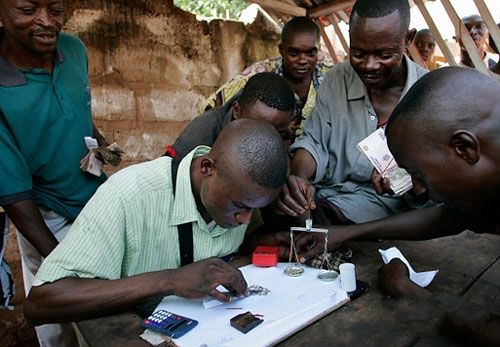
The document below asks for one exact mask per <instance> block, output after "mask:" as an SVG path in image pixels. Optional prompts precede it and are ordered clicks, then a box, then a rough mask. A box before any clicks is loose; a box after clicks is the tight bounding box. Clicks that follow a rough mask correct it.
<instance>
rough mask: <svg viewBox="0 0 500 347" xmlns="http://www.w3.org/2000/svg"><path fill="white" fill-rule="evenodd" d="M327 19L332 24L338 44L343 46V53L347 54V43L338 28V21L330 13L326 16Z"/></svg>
mask: <svg viewBox="0 0 500 347" xmlns="http://www.w3.org/2000/svg"><path fill="white" fill-rule="evenodd" d="M328 21H329V22H330V24H331V25H332V26H333V31H335V34H336V35H337V36H338V38H339V41H340V44H341V45H342V48H344V51H345V53H346V54H347V55H349V45H348V44H347V40H346V39H345V37H344V34H343V33H342V31H341V30H340V27H339V23H338V22H337V20H336V18H335V17H334V16H333V15H330V16H328Z"/></svg>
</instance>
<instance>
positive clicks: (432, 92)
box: [386, 67, 500, 223]
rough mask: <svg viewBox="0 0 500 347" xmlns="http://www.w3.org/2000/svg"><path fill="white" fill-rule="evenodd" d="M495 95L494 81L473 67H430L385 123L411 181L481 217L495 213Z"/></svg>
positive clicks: (498, 114) (499, 119)
mask: <svg viewBox="0 0 500 347" xmlns="http://www.w3.org/2000/svg"><path fill="white" fill-rule="evenodd" d="M499 96H500V84H498V82H496V81H495V80H493V79H492V78H490V77H488V76H486V75H483V74H481V73H479V72H478V71H476V70H473V69H466V68H460V67H448V68H442V69H438V70H434V71H432V72H430V73H429V74H427V75H425V76H424V77H422V78H421V79H420V80H418V81H417V82H416V83H415V84H414V85H413V86H412V88H411V89H410V90H409V91H408V93H407V94H406V95H405V97H404V98H403V100H401V102H400V103H399V104H398V106H397V107H396V109H395V110H394V111H393V113H392V115H391V118H390V120H389V123H388V124H387V128H386V134H387V140H388V145H389V149H390V150H391V152H392V153H393V155H394V158H395V159H396V161H397V162H398V164H400V165H401V166H402V167H404V168H405V169H407V170H408V172H409V173H410V174H411V175H412V179H413V183H414V185H418V186H419V188H422V187H423V188H425V189H427V191H428V192H429V194H430V196H431V198H433V199H434V200H435V201H442V202H445V203H447V204H448V205H450V206H454V207H456V208H459V209H461V210H464V211H468V212H471V213H472V214H473V215H476V216H478V217H479V219H483V220H485V221H492V220H493V221H494V220H498V218H499V217H498V208H499V207H500V203H499V201H500V200H499V196H500V156H499V155H498V153H500V136H498V134H499V133H500V101H499ZM494 223H496V222H494Z"/></svg>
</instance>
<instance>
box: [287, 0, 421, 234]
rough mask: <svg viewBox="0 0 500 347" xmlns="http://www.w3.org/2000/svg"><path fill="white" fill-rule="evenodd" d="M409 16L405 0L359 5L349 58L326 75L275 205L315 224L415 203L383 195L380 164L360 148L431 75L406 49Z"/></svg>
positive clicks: (376, 215) (359, 218)
mask: <svg viewBox="0 0 500 347" xmlns="http://www.w3.org/2000/svg"><path fill="white" fill-rule="evenodd" d="M409 16H410V14H409V5H408V1H407V0H390V1H381V0H377V1H367V0H358V1H357V2H356V4H355V5H354V7H353V11H352V15H351V20H350V24H349V25H350V42H351V46H350V54H349V56H350V61H349V62H346V63H341V64H338V65H336V66H335V67H334V68H332V69H331V70H330V71H329V72H328V73H327V75H326V76H325V80H324V81H323V84H322V85H321V88H320V90H319V92H318V97H317V100H316V106H315V108H314V111H313V113H312V114H311V116H310V118H309V119H308V120H307V121H306V123H305V126H304V133H303V135H302V136H301V137H300V138H299V139H298V140H297V141H296V142H295V143H294V144H293V146H292V147H291V150H292V152H293V153H294V157H293V160H292V164H291V175H290V176H289V179H288V185H287V187H285V189H284V190H283V194H282V195H281V198H280V200H279V201H278V203H277V208H278V210H281V212H283V213H284V214H287V215H290V216H294V217H296V216H300V215H302V214H304V213H305V212H306V210H308V209H309V208H311V209H313V210H316V211H314V212H313V215H314V214H315V216H314V217H313V218H314V222H315V223H317V224H324V225H328V224H351V223H363V222H368V221H371V220H376V219H380V218H384V217H387V216H389V215H392V214H395V213H398V212H401V211H404V210H406V209H408V208H410V207H411V204H410V203H409V202H410V200H411V199H407V197H406V196H389V195H387V194H386V195H377V193H376V192H375V190H374V188H373V186H372V183H371V176H372V173H373V172H374V166H373V165H372V164H371V163H370V161H369V160H368V158H367V157H366V156H365V155H363V154H362V153H361V151H360V150H359V149H358V148H357V145H358V143H359V142H360V141H361V140H363V139H365V138H366V137H367V136H368V135H370V134H372V133H373V132H375V131H376V130H377V129H378V128H382V127H384V125H385V123H386V122H387V120H388V118H389V116H390V114H391V112H392V110H393V109H394V108H395V107H396V105H397V103H398V102H399V100H400V99H401V98H402V97H403V96H404V94H405V93H406V91H407V90H408V89H409V88H410V87H411V86H412V85H413V83H415V82H416V81H417V80H418V79H419V78H420V77H421V76H423V75H424V74H425V73H426V70H424V69H422V68H420V67H419V66H417V65H416V64H415V63H413V62H412V61H411V60H409V59H408V58H406V57H405V55H404V52H405V49H406V47H407V46H408V45H409V44H410V42H411V41H412V39H413V36H414V35H415V30H411V31H409V30H408V26H409ZM389 154H390V153H389ZM387 162H388V163H389V162H390V158H388V160H387ZM379 169H380V170H379V171H382V172H383V171H384V168H383V167H381V168H379Z"/></svg>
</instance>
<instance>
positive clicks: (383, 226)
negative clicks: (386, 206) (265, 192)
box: [297, 206, 466, 262]
mask: <svg viewBox="0 0 500 347" xmlns="http://www.w3.org/2000/svg"><path fill="white" fill-rule="evenodd" d="M327 228H328V230H329V232H328V249H329V250H330V251H333V250H335V249H336V248H338V247H339V246H340V245H341V244H342V243H344V242H347V241H351V240H378V239H396V240H428V239H433V238H437V237H443V236H449V235H456V234H458V233H460V232H461V231H463V230H464V229H466V227H465V226H464V225H463V224H462V223H460V222H458V221H457V220H456V219H455V218H453V216H451V215H450V214H449V212H448V211H447V210H446V208H445V207H441V206H438V207H430V208H424V209H420V210H412V211H409V212H405V213H400V214H397V215H394V216H391V217H387V218H383V219H380V220H377V221H373V222H368V223H363V224H352V225H346V226H337V225H336V226H328V227H327ZM322 240H324V235H323V234H318V235H315V234H314V233H309V234H303V235H301V236H299V237H298V239H297V247H299V249H306V250H305V251H302V252H301V254H300V256H299V257H300V258H301V262H303V261H305V260H306V259H309V258H310V257H312V256H314V255H316V254H319V253H321V252H322V251H323V247H324V241H322ZM311 244H314V247H310V248H308V246H309V245H311Z"/></svg>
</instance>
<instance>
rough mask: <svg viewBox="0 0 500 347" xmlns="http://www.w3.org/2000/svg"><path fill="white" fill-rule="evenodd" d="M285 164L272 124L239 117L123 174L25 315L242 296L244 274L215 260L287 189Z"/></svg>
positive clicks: (59, 251)
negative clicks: (171, 298)
mask: <svg viewBox="0 0 500 347" xmlns="http://www.w3.org/2000/svg"><path fill="white" fill-rule="evenodd" d="M287 164H288V157H287V153H286V150H285V148H284V146H283V143H282V140H281V137H280V136H279V134H278V132H277V131H276V130H275V129H274V128H273V126H272V125H270V124H269V123H267V122H264V121H257V120H249V119H239V120H235V121H232V122H231V123H229V124H228V125H227V126H226V127H225V128H224V129H223V130H222V131H221V133H220V134H219V136H218V137H217V140H216V141H215V143H214V145H213V147H212V149H210V148H209V147H206V146H199V147H197V148H195V149H194V150H193V151H192V152H191V153H189V154H188V155H187V156H186V157H184V158H183V159H182V160H181V161H180V162H178V161H177V160H176V159H172V158H170V157H166V156H165V157H161V158H158V159H156V160H153V161H150V162H146V163H142V164H139V165H134V166H131V167H129V168H126V169H124V170H121V171H120V172H118V173H116V174H115V175H113V176H112V177H111V178H109V179H108V181H107V182H106V183H105V184H103V185H102V186H101V187H100V188H99V190H98V191H97V192H96V194H95V195H94V197H93V198H92V199H91V200H90V201H89V203H88V204H87V206H85V208H84V210H83V211H82V213H81V214H80V215H79V217H78V218H77V220H76V221H75V223H74V224H73V227H72V230H71V233H70V234H69V235H68V237H67V238H66V239H65V240H64V241H63V242H62V243H61V244H60V245H59V246H58V247H57V248H56V249H55V250H54V252H53V253H52V254H51V255H50V256H49V257H48V258H47V259H46V260H45V261H44V263H43V264H42V266H41V268H40V271H39V272H38V273H37V276H36V278H37V283H35V284H36V286H34V287H33V288H32V290H31V292H30V294H29V296H28V300H27V303H26V305H25V315H26V317H27V318H28V319H30V320H32V321H33V322H35V323H36V324H40V323H46V322H67V321H75V320H82V319H88V318H93V317H98V316H103V315H109V314H113V313H117V312H120V311H124V310H128V309H131V308H133V307H134V306H136V305H138V304H141V303H143V302H145V301H148V300H150V299H156V298H160V297H162V296H166V295H178V296H181V297H185V298H202V297H205V296H207V295H209V296H212V297H215V298H217V299H220V300H227V296H226V294H223V293H221V292H219V291H218V290H217V289H216V288H217V287H218V286H219V285H223V286H224V287H226V288H227V289H229V290H236V291H237V292H238V293H240V294H242V293H244V292H245V290H246V286H247V284H246V282H245V280H244V278H243V276H242V274H241V272H240V271H239V270H238V269H236V268H234V267H232V266H230V265H228V264H227V263H225V262H224V261H223V260H221V259H219V258H217V257H223V256H226V255H228V254H231V253H233V252H235V251H236V250H237V249H238V247H239V246H240V244H241V243H242V241H243V238H244V235H245V230H246V227H247V225H246V224H247V223H248V222H249V221H250V218H251V214H252V210H253V209H255V208H260V207H263V206H266V205H268V204H270V203H271V202H272V201H273V200H274V199H275V198H276V196H277V195H278V194H279V192H280V190H281V187H282V185H283V184H284V182H285V178H286V173H287ZM177 165H178V167H177ZM176 167H177V170H178V171H177V174H176V177H177V178H176V180H175V182H172V181H173V178H172V176H173V175H175V172H176V170H175V168H176ZM186 229H187V231H186ZM186 233H187V234H186ZM185 235H191V237H192V241H191V242H190V241H189V237H186V236H185ZM180 248H182V249H183V250H184V251H183V252H182V257H181V256H180ZM186 250H187V251H186ZM189 250H191V251H189ZM189 253H191V257H189V256H187V257H186V256H185V255H186V254H189ZM190 258H192V259H190ZM191 261H193V262H192V263H190V262H191Z"/></svg>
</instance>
